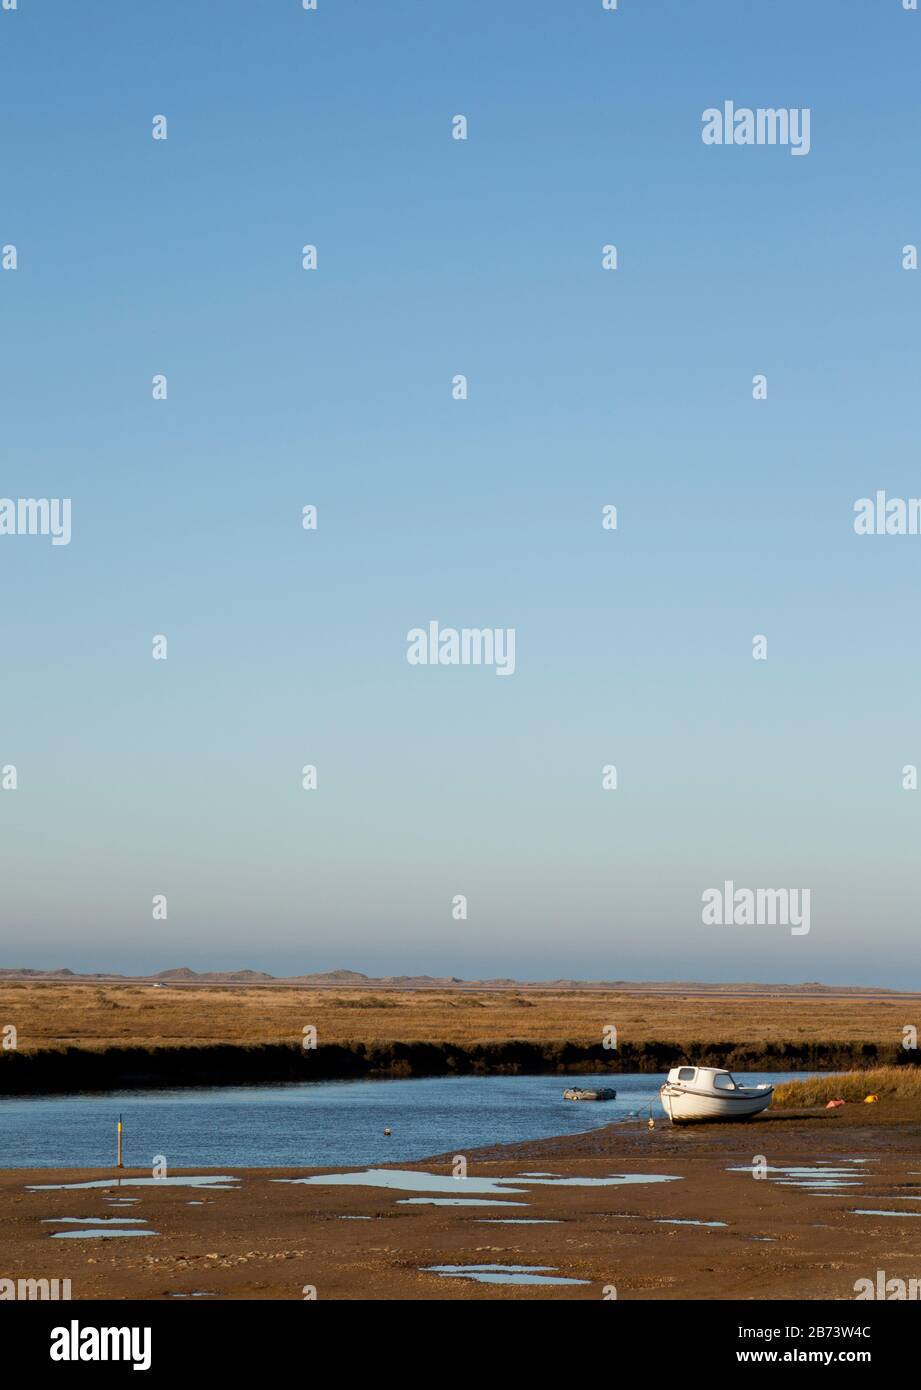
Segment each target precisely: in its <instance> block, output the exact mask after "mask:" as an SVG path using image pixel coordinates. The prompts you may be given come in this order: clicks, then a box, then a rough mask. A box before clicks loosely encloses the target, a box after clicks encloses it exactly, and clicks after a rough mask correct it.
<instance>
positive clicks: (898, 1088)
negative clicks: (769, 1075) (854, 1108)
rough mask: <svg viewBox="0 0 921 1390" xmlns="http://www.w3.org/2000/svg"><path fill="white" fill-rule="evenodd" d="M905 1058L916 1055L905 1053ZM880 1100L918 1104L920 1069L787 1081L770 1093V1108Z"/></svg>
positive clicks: (892, 1068)
mask: <svg viewBox="0 0 921 1390" xmlns="http://www.w3.org/2000/svg"><path fill="white" fill-rule="evenodd" d="M905 1055H906V1057H911V1056H917V1053H906V1054H905ZM870 1095H872V1096H878V1097H879V1099H880V1100H881V1101H883V1100H901V1101H915V1102H921V1067H919V1066H917V1065H914V1066H911V1065H909V1066H906V1065H904V1064H903V1065H901V1066H882V1067H873V1068H870V1069H869V1070H867V1071H852V1072H848V1073H847V1074H846V1075H844V1076H817V1077H814V1078H813V1079H811V1080H809V1081H788V1082H786V1083H785V1084H784V1085H783V1086H777V1087H776V1088H775V1090H774V1105H777V1106H801V1105H803V1106H805V1105H827V1104H828V1102H829V1101H830V1100H845V1101H848V1102H849V1103H851V1104H853V1103H855V1102H860V1101H863V1100H864V1099H865V1098H866V1097H867V1096H870Z"/></svg>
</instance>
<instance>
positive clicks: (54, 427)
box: [0, 0, 921, 988]
mask: <svg viewBox="0 0 921 1390" xmlns="http://www.w3.org/2000/svg"><path fill="white" fill-rule="evenodd" d="M919 55H921V14H919V13H917V12H910V11H909V12H906V11H904V10H903V8H902V5H901V0H873V2H872V3H869V0H867V2H866V3H865V2H864V0H860V3H858V0H810V3H809V4H804V3H803V2H802V0H771V3H767V0H763V3H758V4H756V3H746V4H741V3H739V0H708V2H707V3H700V4H693V5H691V4H687V3H678V0H620V4H619V7H618V9H617V11H616V12H611V11H606V10H604V9H603V8H602V4H601V0H565V3H564V2H563V0H501V3H500V0H464V3H454V4H449V3H433V2H432V0H373V2H372V0H319V6H318V9H317V10H316V11H315V12H308V11H304V10H303V9H302V8H301V6H300V3H299V0H271V2H269V0H258V3H257V0H222V3H221V4H220V5H214V4H206V3H203V2H202V0H197V2H196V3H190V0H160V3H157V4H146V5H139V4H119V3H115V0H84V3H80V4H77V3H74V0H44V2H43V3H40V0H19V5H18V9H17V10H16V11H12V12H10V11H0V132H2V139H0V160H2V165H0V188H2V197H0V245H7V244H13V245H15V246H16V248H17V253H18V267H17V269H16V270H15V271H0V323H2V341H3V355H2V371H0V422H2V423H0V464H2V467H0V493H2V495H3V496H4V497H10V498H13V499H16V498H19V497H49V498H52V497H57V498H65V497H66V498H71V499H72V540H71V543H70V544H69V545H67V546H52V545H51V543H50V540H49V539H48V538H47V537H39V536H20V535H16V536H0V595H2V620H0V633H2V658H3V660H2V681H0V766H2V765H10V764H13V765H15V767H16V769H17V776H18V787H17V789H16V790H15V791H0V876H2V877H0V884H2V892H0V912H2V922H3V936H2V951H0V963H2V964H3V965H6V966H16V965H30V966H48V967H55V966H61V965H68V966H70V967H71V968H73V969H113V970H118V971H129V972H130V971H135V970H138V971H140V970H147V969H162V968H165V967H169V966H174V965H191V966H192V967H194V968H197V969H222V968H223V969H231V968H237V967H242V966H252V967H254V968H259V969H265V970H269V971H272V972H273V973H300V972H304V971H311V970H322V969H330V968H334V967H338V966H347V967H351V968H354V969H358V970H364V971H367V972H369V973H387V974H393V973H404V972H406V973H416V972H423V971H424V972H431V973H435V974H441V973H446V974H447V973H453V974H456V975H461V976H468V977H469V976H477V975H479V976H482V975H492V974H508V975H514V976H518V977H520V978H548V977H554V976H560V975H568V976H580V977H591V978H634V979H669V978H696V979H711V980H743V979H753V980H758V979H760V980H790V981H799V980H816V979H818V980H824V981H827V982H843V983H849V982H850V983H877V984H886V985H894V986H912V987H915V988H917V987H919V986H921V969H919V964H918V960H919V952H918V941H919V932H921V913H919V856H918V842H919V827H921V792H912V791H905V790H903V788H902V772H901V770H902V768H903V766H904V765H906V764H918V765H921V704H919V688H921V687H919V679H921V659H919V622H918V619H919V586H918V568H919V558H921V536H883V537H876V536H870V537H860V536H857V535H855V533H854V530H853V525H852V522H853V504H854V502H855V500H856V499H857V498H860V497H863V496H867V495H874V494H875V491H876V490H877V489H885V490H886V492H887V494H889V495H893V496H902V497H909V496H918V495H919V494H921V470H919V438H921V395H919V350H918V349H919V303H921V300H919V295H921V275H919V273H918V272H909V271H906V270H903V269H902V247H903V246H904V245H906V244H907V243H915V244H921V178H919V174H921V86H919V79H918V74H919V71H921V67H919ZM727 100H732V101H733V102H734V103H735V105H736V106H737V107H738V106H747V107H752V108H756V107H758V106H762V107H773V108H778V107H784V108H803V107H808V108H809V109H810V111H811V149H810V151H809V153H808V155H806V156H800V157H796V156H793V155H792V154H791V151H790V149H789V148H784V147H780V146H774V147H766V146H749V147H744V146H743V147H733V148H728V147H725V146H723V147H715V146H706V145H704V144H703V143H702V140H701V128H702V122H701V117H702V113H703V111H704V110H705V109H706V108H709V107H722V104H723V102H724V101H727ZM458 114H463V115H465V116H466V117H467V120H468V122H469V129H468V138H467V140H466V141H461V140H455V139H453V138H452V133H451V132H452V118H453V117H454V116H455V115H458ZM157 115H165V116H166V118H167V121H168V138H167V139H166V140H160V141H156V140H154V139H152V136H151V131H152V121H153V118H154V117H155V116H157ZM307 243H311V244H314V245H316V247H317V251H318V268H317V270H316V271H305V270H303V269H302V267H301V248H302V246H304V245H305V244H307ZM605 244H614V245H616V247H617V250H618V258H619V264H618V269H617V270H616V271H605V270H603V269H602V265H601V254H602V251H601V249H602V247H603V246H604V245H605ZM159 373H163V374H165V375H166V377H167V379H168V398H167V399H166V400H165V401H155V400H153V398H152V388H151V381H152V378H153V376H154V375H155V374H159ZM458 373H463V374H465V375H466V376H467V377H468V381H469V396H468V399H467V400H465V401H457V400H454V399H453V398H452V390H451V383H452V378H453V377H454V376H455V375H456V374H458ZM758 373H763V374H764V375H765V376H766V377H767V381H768V396H767V399H766V400H762V401H756V400H754V399H753V395H752V389H753V388H752V379H753V377H754V376H755V375H756V374H758ZM306 504H313V505H316V506H317V507H318V509H319V525H318V529H317V530H316V531H315V532H309V531H305V530H304V529H303V528H302V526H301V512H302V507H303V506H304V505H306ZM605 504H613V505H615V506H616V507H617V515H618V526H617V530H616V531H608V530H604V529H603V528H602V525H601V516H602V507H603V506H604V505H605ZM431 620H437V621H438V622H439V623H440V624H441V625H442V626H443V627H446V626H454V627H458V628H460V627H464V626H467V627H485V626H489V627H503V628H508V627H511V628H514V629H515V633H516V670H515V673H514V675H513V676H511V677H509V678H506V679H499V678H497V677H496V675H495V673H494V671H492V670H491V669H488V668H484V667H414V666H411V665H409V664H408V663H407V660H406V651H407V642H406V635H407V632H408V631H409V630H410V629H411V628H413V627H416V626H426V625H427V624H428V623H429V622H430V621H431ZM156 634H164V635H166V636H167V638H168V643H169V646H168V659H167V660H165V661H155V660H153V659H152V655H151V644H152V640H153V638H154V636H155V635H156ZM756 634H764V635H765V636H766V637H767V638H768V659H767V660H766V661H755V660H753V658H752V638H753V636H754V635H756ZM305 764H315V765H316V767H317V769H318V787H317V789H316V790H315V791H305V790H303V789H302V786H301V769H302V767H303V766H304V765H305ZM605 764H614V765H616V767H617V772H618V782H619V785H618V788H617V790H616V791H604V790H602V786H601V769H602V766H603V765H605ZM725 879H732V880H733V881H734V882H735V883H736V884H737V885H740V886H747V887H751V888H756V887H773V888H777V887H791V888H793V887H795V888H797V889H800V888H809V889H810V890H811V894H812V899H811V929H810V931H809V933H808V934H806V935H801V936H793V935H791V934H790V932H789V931H788V930H786V929H784V928H783V927H779V926H767V925H763V926H735V925H733V926H705V925H704V924H703V923H702V920H701V894H702V893H703V891H704V890H705V889H707V888H708V887H712V886H721V885H722V883H723V881H724V880H725ZM155 894H165V895H166V897H167V901H168V916H167V920H166V921H154V920H152V898H153V896H154V895H155ZM457 894H464V895H466V897H467V900H468V916H467V919H466V920H454V917H453V916H452V900H453V898H454V897H455V895H457Z"/></svg>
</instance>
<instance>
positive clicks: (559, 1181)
mask: <svg viewBox="0 0 921 1390" xmlns="http://www.w3.org/2000/svg"><path fill="white" fill-rule="evenodd" d="M272 1181H273V1182H288V1183H303V1184H306V1185H308V1186H310V1185H312V1184H317V1185H319V1186H323V1187H388V1188H392V1189H394V1190H395V1191H400V1192H441V1193H448V1192H482V1193H492V1194H495V1195H498V1196H501V1195H504V1194H505V1193H507V1192H511V1193H516V1194H519V1195H523V1194H524V1192H525V1190H526V1187H535V1186H537V1187H540V1186H549V1187H620V1186H622V1185H624V1184H626V1183H652V1182H680V1181H681V1179H680V1178H678V1177H672V1176H666V1175H665V1174H660V1173H617V1174H612V1175H611V1176H610V1177H607V1178H560V1177H554V1176H550V1177H536V1176H535V1175H533V1174H528V1173H521V1174H519V1175H517V1176H515V1177H511V1178H482V1177H480V1178H473V1177H468V1178H455V1177H454V1176H453V1175H451V1174H449V1173H424V1172H417V1171H415V1170H414V1169H408V1168H366V1169H365V1170H364V1172H360V1173H321V1174H318V1175H315V1176H313V1177H309V1178H273V1179H272ZM521 1183H524V1184H525V1185H526V1187H521V1186H520V1185H516V1184H521Z"/></svg>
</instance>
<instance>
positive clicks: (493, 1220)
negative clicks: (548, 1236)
mask: <svg viewBox="0 0 921 1390" xmlns="http://www.w3.org/2000/svg"><path fill="white" fill-rule="evenodd" d="M476 1224H477V1225H478V1226H562V1224H563V1223H562V1221H554V1220H552V1219H551V1218H550V1217H545V1218H540V1217H537V1216H506V1217H501V1216H481V1217H480V1218H479V1220H478V1221H477V1223H476Z"/></svg>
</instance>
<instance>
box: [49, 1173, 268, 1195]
mask: <svg viewBox="0 0 921 1390" xmlns="http://www.w3.org/2000/svg"><path fill="white" fill-rule="evenodd" d="M239 1181H240V1180H239V1178H236V1177H233V1176H230V1175H228V1174H226V1173H220V1174H215V1175H214V1176H212V1175H211V1174H210V1173H209V1174H207V1175H206V1176H203V1177H191V1178H118V1179H117V1181H116V1180H113V1179H112V1178H100V1179H98V1180H97V1181H94V1182H36V1183H27V1184H26V1191H27V1192H71V1191H77V1190H80V1191H82V1190H83V1189H85V1188H90V1187H104V1188H113V1189H117V1188H119V1187H207V1188H209V1189H210V1190H211V1191H213V1192H233V1191H235V1190H236V1188H237V1186H238V1184H239ZM276 1181H278V1179H276ZM132 1200H134V1201H137V1198H136V1197H135V1198H133V1199H132Z"/></svg>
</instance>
